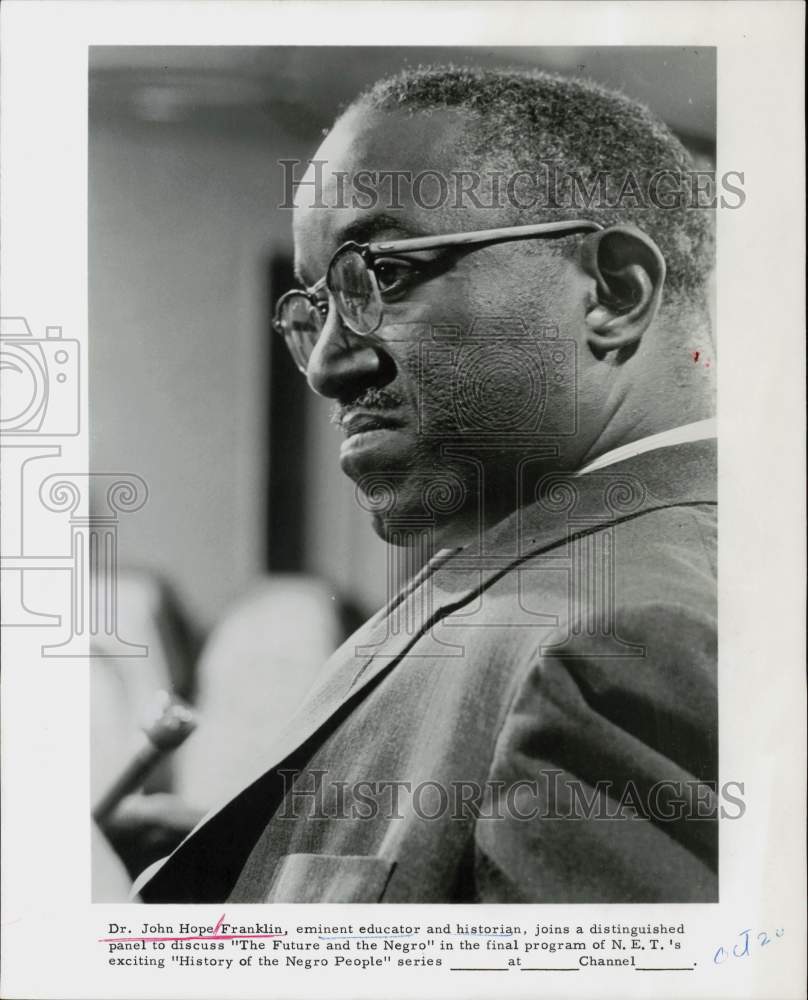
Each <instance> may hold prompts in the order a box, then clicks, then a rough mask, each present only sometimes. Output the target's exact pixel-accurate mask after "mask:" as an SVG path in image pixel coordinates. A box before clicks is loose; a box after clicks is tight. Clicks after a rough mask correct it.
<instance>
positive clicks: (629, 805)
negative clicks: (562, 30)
mask: <svg viewBox="0 0 808 1000" xmlns="http://www.w3.org/2000/svg"><path fill="white" fill-rule="evenodd" d="M691 167H692V165H691V163H690V161H689V157H688V154H687V153H686V152H685V150H684V149H683V147H682V146H681V144H680V143H679V142H678V141H677V140H676V139H675V138H674V137H673V135H672V134H671V133H670V132H669V131H668V130H667V129H666V128H665V127H664V126H663V125H662V124H660V123H659V122H658V121H656V120H655V119H654V118H653V116H652V115H651V114H650V113H649V112H648V111H647V110H645V109H644V108H642V107H640V106H638V105H637V104H635V103H634V102H632V101H629V100H627V99H626V98H623V97H622V96H619V95H616V94H612V93H609V92H606V91H604V90H603V89H601V88H599V87H597V86H595V85H592V84H588V83H583V82H581V81H575V80H567V79H562V78H558V77H554V76H548V75H545V74H540V73H520V72H505V71H501V72H500V71H486V72H484V71H478V70H471V69H456V68H452V67H448V68H445V67H438V68H430V69H419V70H413V71H406V72H405V73H403V74H401V75H399V76H397V77H393V78H391V79H388V80H384V81H381V82H380V83H378V84H377V85H376V86H374V87H373V88H372V89H371V90H370V91H369V92H368V93H366V94H364V95H362V96H361V97H360V98H358V99H357V101H356V102H355V103H354V104H353V105H352V106H351V107H350V108H349V109H348V110H347V111H346V112H345V113H344V114H343V115H342V116H341V118H340V119H339V120H338V121H337V123H336V124H335V126H334V128H333V129H332V131H331V132H330V134H329V135H328V136H327V137H326V138H325V140H324V142H323V144H322V146H321V147H320V149H319V150H318V152H317V154H316V156H315V157H314V159H313V161H312V163H311V166H310V168H309V171H308V173H307V175H306V177H305V179H304V181H303V183H302V184H301V185H300V187H299V189H298V196H297V198H296V208H295V214H294V235H295V256H296V270H297V274H298V277H299V279H300V283H301V289H299V290H297V291H294V292H292V293H290V294H289V295H286V296H284V297H283V299H282V300H281V301H280V303H279V306H278V311H277V317H276V328H277V329H278V330H279V332H280V333H282V334H283V335H284V336H285V337H286V339H287V343H288V344H289V347H290V349H291V350H292V353H293V355H294V357H295V360H296V361H297V363H298V365H299V367H300V368H301V370H302V371H304V372H305V375H306V378H307V379H308V382H309V385H310V386H311V388H312V389H314V390H315V391H316V392H318V393H321V394H322V395H325V396H328V397H331V398H332V399H333V400H334V401H335V419H336V421H337V422H338V423H339V425H340V426H341V428H342V431H343V432H344V441H343V444H342V448H341V452H340V462H341V466H342V468H343V470H344V471H345V472H346V473H347V474H348V475H349V476H350V477H351V478H352V479H353V480H354V481H355V482H356V483H357V486H358V496H359V498H360V502H361V503H362V504H363V506H365V507H366V508H367V509H368V510H369V511H370V512H371V514H372V519H373V523H374V527H375V530H376V531H377V532H378V533H379V534H380V535H381V536H382V537H383V538H385V539H386V540H388V541H389V542H390V543H391V545H393V546H396V545H405V544H409V545H410V546H415V547H416V548H418V550H419V551H421V550H423V551H426V552H428V553H431V557H430V558H429V560H428V562H427V563H426V565H425V567H424V568H423V569H422V570H421V572H420V573H418V574H417V575H416V576H415V578H414V579H413V580H412V581H411V582H410V583H409V584H407V586H405V588H404V589H403V590H402V591H401V592H400V593H398V594H396V595H394V596H393V597H392V598H391V599H390V600H389V601H388V603H387V605H386V607H385V608H383V609H382V610H381V611H380V612H379V613H378V614H377V615H376V616H374V618H372V619H371V620H370V621H369V622H368V623H367V624H366V625H365V626H364V627H363V628H361V629H360V630H359V631H358V632H357V633H356V634H355V635H354V636H352V637H351V638H350V639H349V640H348V641H347V642H346V643H345V644H344V645H343V646H342V647H341V648H340V649H339V650H338V651H337V652H336V653H335V654H334V656H333V657H332V658H331V660H330V661H329V662H328V664H326V666H325V668H324V670H323V674H322V679H321V682H320V684H319V686H318V687H317V689H316V690H315V691H314V692H313V693H312V694H311V696H310V697H309V699H308V700H307V702H306V703H305V704H304V705H303V707H302V708H301V709H300V710H299V712H298V713H297V715H296V716H295V717H294V718H293V719H291V720H290V721H289V725H288V727H287V729H286V731H285V732H284V733H283V734H280V735H278V736H277V737H274V738H272V739H270V738H269V737H270V736H273V734H268V746H267V753H266V758H265V759H264V760H262V761H257V762H256V777H255V780H254V781H253V782H252V783H251V784H249V785H248V786H247V787H246V788H245V790H244V791H243V792H242V793H241V794H240V795H239V796H237V797H236V798H235V799H234V800H232V801H231V802H230V803H228V804H226V805H225V806H223V807H222V808H221V809H220V810H218V811H216V812H214V813H213V814H211V816H210V817H209V818H208V819H207V821H204V822H203V823H202V824H200V826H199V827H198V828H197V829H196V830H195V831H194V832H193V833H192V834H191V835H190V836H189V837H188V838H187V839H186V840H185V841H184V842H183V843H182V844H181V845H180V846H179V847H178V848H177V850H176V851H175V852H174V853H173V854H172V855H171V856H170V857H169V858H168V859H167V860H166V861H165V862H164V863H162V865H161V866H160V867H159V868H158V869H157V870H156V871H151V872H149V873H148V877H144V878H143V879H142V880H141V885H140V892H141V896H142V898H143V899H144V900H145V901H147V902H169V901H171V902H175V901H176V902H180V901H195V902H207V901H218V900H224V899H229V900H231V901H234V902H296V901H297V902H305V901H310V902H376V901H378V902H472V901H480V902H621V901H626V902H629V901H631V902H636V901H668V902H685V901H702V902H703V901H710V900H715V899H716V898H717V818H716V797H715V781H716V779H717V704H716V663H715V657H716V631H715V626H716V608H715V598H716V594H715V590H716V578H715V563H716V507H715V500H716V497H715V443H714V440H712V439H713V436H714V430H713V425H712V421H711V415H712V412H713V392H712V377H713V367H712V364H711V362H712V350H711V347H710V329H709V320H708V309H707V298H708V296H707V281H708V275H709V271H710V266H711V255H712V247H711V241H710V221H709V219H708V217H707V213H706V212H705V211H704V210H703V209H700V208H698V207H694V206H693V205H692V204H691V201H690V199H688V198H687V197H681V195H682V188H681V187H680V189H679V191H678V195H677V192H676V191H675V190H674V188H675V186H676V184H677V183H679V181H680V180H681V178H683V177H684V178H687V177H688V176H689V174H688V171H689V170H690V169H691ZM475 178H476V181H475ZM662 178H666V179H667V184H666V186H665V188H664V193H665V197H664V198H663V197H662V196H661V195H662V190H663V188H662V186H661V179H662ZM391 179H392V180H393V181H394V182H395V185H396V186H395V187H393V186H392V184H391V185H390V186H389V187H385V188H384V189H383V188H382V182H383V183H384V184H385V185H386V184H387V182H388V181H390V180H391ZM374 185H375V186H374ZM503 192H504V195H503ZM672 192H673V196H672V197H671V194H672ZM582 198H583V199H585V201H586V204H585V205H582V202H581V199H582ZM584 209H585V210H584ZM346 243H348V244H349V245H348V246H347V247H346V246H345V244H346ZM393 551H395V550H393ZM267 655H268V656H271V651H270V650H268V651H267Z"/></svg>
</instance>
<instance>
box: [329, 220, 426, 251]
mask: <svg viewBox="0 0 808 1000" xmlns="http://www.w3.org/2000/svg"><path fill="white" fill-rule="evenodd" d="M381 233H386V234H391V233H395V234H396V235H398V234H400V235H401V236H402V238H406V237H409V236H425V235H427V234H426V233H423V232H421V231H420V230H418V229H417V228H415V227H414V226H412V225H409V224H407V223H406V222H405V221H404V220H403V219H402V218H401V216H395V215H390V214H389V213H386V212H380V213H379V214H378V215H371V216H366V217H365V218H362V219H354V220H353V222H349V223H348V225H347V226H344V227H343V228H342V229H339V230H337V234H336V236H337V240H336V242H337V244H338V245H341V244H343V243H348V242H352V243H370V242H371V241H372V240H373V237H374V236H379V235H380V234H381Z"/></svg>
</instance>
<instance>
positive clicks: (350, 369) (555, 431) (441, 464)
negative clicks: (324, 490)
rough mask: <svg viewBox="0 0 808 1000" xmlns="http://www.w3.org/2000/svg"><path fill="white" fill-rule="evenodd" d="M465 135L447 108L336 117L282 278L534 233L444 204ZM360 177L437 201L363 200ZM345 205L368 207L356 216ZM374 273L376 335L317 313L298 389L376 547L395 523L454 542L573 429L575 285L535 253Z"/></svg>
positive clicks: (403, 197)
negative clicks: (331, 447) (380, 251)
mask: <svg viewBox="0 0 808 1000" xmlns="http://www.w3.org/2000/svg"><path fill="white" fill-rule="evenodd" d="M465 124H466V123H465V122H464V120H463V117H462V115H461V114H459V113H452V112H448V111H447V112H435V113H432V114H430V115H425V114H416V115H413V116H409V115H406V114H398V113H397V114H387V113H369V112H367V111H359V110H357V109H355V110H354V111H353V112H351V113H350V114H349V115H348V116H346V117H345V118H343V119H342V121H341V122H340V123H339V124H338V125H337V126H336V127H335V129H334V130H333V131H332V132H331V133H330V134H329V136H328V137H327V139H326V140H325V142H324V143H323V144H322V146H321V147H320V149H319V150H318V152H317V154H316V156H315V157H314V159H315V160H321V161H325V166H324V167H323V172H322V181H323V192H322V194H323V199H322V200H323V201H324V202H325V204H326V205H327V206H329V207H326V208H323V207H313V206H312V203H313V202H314V191H313V189H312V188H310V187H302V188H301V190H300V193H299V194H298V196H297V199H296V200H297V204H298V206H299V207H298V208H297V209H296V210H295V220H294V231H295V252H296V253H295V255H296V269H297V271H298V274H299V276H300V277H301V279H302V280H303V281H304V283H305V284H306V285H307V286H309V287H310V286H312V285H314V284H315V282H316V281H318V280H319V279H320V278H321V277H322V276H323V275H324V274H325V273H326V269H327V267H328V264H329V261H330V259H331V257H332V255H333V253H334V252H335V251H336V250H337V249H338V248H339V247H340V246H341V245H342V244H343V243H344V242H346V241H347V240H354V241H356V242H360V243H366V242H371V241H379V240H383V239H406V238H408V237H413V236H424V235H442V234H445V233H452V232H467V231H473V230H480V229H491V228H495V227H498V226H505V225H511V224H514V223H519V222H522V223H528V222H535V221H541V219H540V218H539V219H537V218H536V216H535V215H533V216H531V217H525V218H523V219H514V218H513V216H512V215H506V213H505V212H504V210H503V209H501V208H491V207H488V200H487V199H485V198H484V204H483V206H482V207H480V206H479V205H475V204H473V203H469V202H471V199H470V198H468V197H465V196H460V197H458V196H457V194H456V186H455V184H454V181H453V179H452V174H453V172H455V176H456V172H457V171H459V170H462V169H466V170H468V169H474V166H475V165H473V164H472V165H469V164H468V163H464V162H463V157H462V154H461V152H460V148H461V144H460V139H461V136H462V132H463V128H464V125H465ZM477 169H478V170H479V169H480V168H479V166H478V167H477ZM362 171H371V172H373V173H374V174H378V172H381V171H403V172H410V173H409V174H404V175H403V176H404V177H405V178H406V177H407V176H409V177H413V178H414V177H416V176H417V175H419V174H423V172H424V171H439V172H440V173H441V174H442V175H443V176H444V177H448V178H449V181H448V183H449V196H448V197H446V196H443V197H441V196H440V195H441V192H440V189H439V187H438V182H437V181H436V180H435V178H434V177H431V178H430V177H429V176H427V177H426V178H425V179H424V181H423V183H422V186H421V187H420V188H419V189H418V190H417V191H414V190H413V188H414V185H413V184H411V183H409V182H407V181H406V180H405V181H404V182H396V183H397V184H398V191H397V192H396V195H395V197H393V186H392V185H393V182H391V181H390V180H387V181H385V182H383V183H382V184H381V185H378V184H377V185H376V186H375V187H374V188H373V194H372V196H369V195H368V194H367V189H368V186H369V185H368V176H367V174H366V175H364V176H361V175H360V172H362ZM358 175H359V176H358ZM400 176H401V175H400ZM312 177H313V173H312V172H311V171H310V174H309V176H308V177H307V180H311V179H312ZM430 181H431V184H430ZM360 185H363V186H364V192H363V191H362V190H360ZM354 195H356V197H357V200H358V201H359V202H360V205H361V206H365V205H367V204H368V202H372V204H370V205H369V207H356V206H355V205H354V204H353V197H354ZM438 201H439V202H440V206H439V207H438V208H435V209H431V208H429V207H427V206H428V205H431V204H434V203H435V202H438ZM375 268H376V274H377V277H378V279H379V285H380V288H381V289H382V293H383V295H382V297H383V300H384V314H383V318H382V322H381V325H380V326H379V328H378V329H377V330H376V331H375V332H374V333H373V334H372V335H370V336H365V337H360V336H358V335H356V334H354V333H353V332H351V331H350V330H349V329H348V328H347V327H346V326H345V325H344V324H343V323H342V321H341V320H340V317H339V316H338V314H337V311H336V308H335V307H334V305H333V303H332V304H331V308H330V309H329V314H328V319H327V321H326V323H325V326H324V328H323V331H322V333H321V335H320V339H319V341H318V344H317V346H316V347H315V349H314V353H313V354H312V357H311V360H310V362H309V368H308V381H309V384H310V385H311V387H312V388H313V389H314V390H315V391H317V392H318V393H320V394H322V395H325V396H328V397H331V398H333V399H334V400H335V404H336V405H335V420H336V422H338V423H339V425H340V427H341V429H342V431H343V434H344V440H343V442H342V447H341V450H340V464H341V467H342V469H343V471H344V472H345V473H346V474H347V475H349V476H350V477H351V478H352V479H353V480H354V481H355V482H356V483H357V484H358V486H359V488H360V490H361V491H362V493H363V494H364V497H365V506H366V507H368V509H372V510H374V524H375V527H376V530H377V531H378V533H379V534H380V535H381V536H382V537H387V538H390V533H391V526H393V525H394V524H396V523H397V524H400V525H401V524H404V525H405V526H406V525H408V526H410V527H417V526H418V525H422V526H426V525H432V526H433V528H434V530H435V533H436V538H437V540H438V541H440V542H442V543H443V544H451V543H457V542H462V541H464V540H465V539H467V538H468V537H470V536H473V535H474V533H475V532H476V530H477V529H478V528H480V527H484V526H487V525H489V524H490V523H493V522H494V521H496V520H498V519H499V518H500V517H502V516H504V515H505V514H506V513H508V512H509V511H510V510H512V509H514V507H515V506H517V505H518V504H519V503H520V501H521V499H522V497H521V496H520V491H521V488H522V487H521V485H520V479H519V477H520V475H521V476H522V478H524V470H525V467H526V466H525V463H527V466H530V465H531V463H532V464H533V465H534V466H535V465H537V464H541V463H542V462H544V463H545V464H546V465H549V464H551V461H550V460H549V456H550V454H551V451H552V448H556V449H558V447H559V445H560V446H561V447H562V448H563V442H564V436H565V435H568V434H570V433H571V429H572V428H574V425H575V400H574V391H575V384H576V378H577V377H578V375H580V372H578V370H577V368H578V367H579V366H580V362H579V359H578V355H580V353H581V352H580V351H578V350H577V346H578V345H577V343H576V339H577V336H578V331H579V330H580V328H581V321H582V316H583V298H584V295H583V291H584V287H585V283H584V282H583V280H582V276H581V274H580V271H579V270H578V268H577V267H576V266H575V265H574V264H573V263H572V262H571V261H569V260H567V259H566V258H565V257H562V256H561V255H560V254H558V253H555V254H554V253H552V252H551V250H550V248H549V247H546V246H542V245H540V244H536V243H531V245H530V246H528V245H526V244H522V243H512V244H501V245H495V246H490V247H485V248H479V249H476V250H475V251H474V252H473V253H467V252H466V253H463V252H458V251H455V250H448V251H447V250H446V249H437V250H431V251H419V252H417V253H412V252H407V253H406V254H405V253H401V254H395V255H393V254H391V255H389V256H382V257H379V258H377V260H376V264H375ZM549 328H552V330H551V329H549ZM553 331H554V333H553ZM548 448H549V450H548ZM520 466H521V468H522V472H521V473H520V472H519V469H520Z"/></svg>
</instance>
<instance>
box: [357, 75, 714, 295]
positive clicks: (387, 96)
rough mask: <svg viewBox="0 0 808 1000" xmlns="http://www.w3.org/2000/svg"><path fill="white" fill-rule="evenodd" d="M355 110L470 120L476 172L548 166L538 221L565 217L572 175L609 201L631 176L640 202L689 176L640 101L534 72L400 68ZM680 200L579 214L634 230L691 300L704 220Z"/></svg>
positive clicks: (673, 140) (705, 259) (591, 208)
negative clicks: (599, 188)
mask: <svg viewBox="0 0 808 1000" xmlns="http://www.w3.org/2000/svg"><path fill="white" fill-rule="evenodd" d="M357 105H360V106H361V105H365V106H368V107H371V108H373V109H377V110H381V111H397V110H405V111H406V110H408V111H411V112H416V111H430V110H438V109H458V110H462V111H464V112H466V113H467V114H468V115H469V116H470V119H471V126H470V128H469V130H468V136H467V140H466V142H467V146H466V148H465V149H464V152H465V153H467V154H470V155H471V156H472V157H475V158H476V159H477V160H482V161H483V162H485V161H486V160H490V159H491V156H492V153H493V154H494V155H496V156H497V158H498V159H500V160H501V157H502V154H503V153H504V154H505V156H506V158H507V160H508V162H509V166H511V167H512V168H513V169H514V170H515V171H516V170H518V171H531V170H533V171H536V169H537V164H538V163H544V164H547V163H552V164H553V165H554V169H555V171H556V176H557V178H559V179H560V180H561V184H560V186H559V189H558V190H559V194H560V195H561V198H560V199H554V198H553V197H552V196H551V199H550V202H549V204H546V205H545V206H543V211H542V216H543V217H545V218H547V217H549V218H562V217H564V215H566V216H567V217H569V204H570V203H569V200H568V196H569V193H570V188H571V187H572V185H573V178H574V176H576V175H577V177H578V178H580V179H581V180H583V181H584V183H587V182H588V183H590V184H591V183H592V181H593V180H594V179H595V178H596V177H597V176H598V175H599V174H600V175H601V176H603V177H605V178H607V179H608V182H609V190H612V191H614V190H615V188H614V185H615V184H621V183H622V182H623V181H624V180H625V178H627V177H628V175H629V174H631V175H632V177H633V178H634V179H635V180H636V181H637V182H638V185H637V186H638V188H639V190H640V191H641V192H646V191H647V190H648V186H649V184H650V181H651V178H652V177H653V176H654V175H655V174H659V172H660V171H670V172H671V173H672V174H674V175H676V177H679V178H682V177H688V176H690V175H691V173H692V172H693V171H694V170H695V164H694V162H693V159H692V157H691V155H690V153H689V152H688V151H687V150H686V149H685V147H684V146H683V145H682V143H681V142H680V141H679V139H678V138H677V137H676V136H675V135H674V134H673V132H672V131H671V130H670V129H669V128H668V127H667V125H665V124H664V123H663V122H662V121H660V120H659V119H658V118H657V117H656V116H655V115H654V114H653V113H652V112H651V111H649V110H648V108H646V107H645V106H644V105H643V104H641V103H640V102H639V101H636V100H633V99H631V98H629V97H626V96H624V95H623V94H620V93H617V92H615V91H612V90H608V89H607V88H605V87H603V86H601V85H600V84H597V83H594V82H591V81H589V80H584V79H579V78H571V77H565V76H560V75H557V74H552V73H545V72H542V71H539V70H522V69H515V70H511V69H479V68H476V67H470V66H453V65H445V66H419V67H417V68H407V69H405V70H403V71H402V72H400V73H398V74H396V75H394V76H390V77H388V78H386V79H383V80H379V81H378V82H377V83H375V84H373V86H371V87H370V88H369V89H368V90H366V91H364V92H363V93H362V94H360V95H359V97H358V98H357V99H356V100H355V101H354V102H353V104H352V107H355V106H357ZM565 185H566V192H565ZM579 190H580V189H579ZM590 190H591V188H590ZM681 200H682V202H683V204H681V205H677V206H674V207H664V206H663V205H659V204H653V203H651V202H650V201H649V199H648V198H644V199H637V198H631V197H626V198H624V199H620V200H619V204H618V205H617V206H616V207H613V206H612V204H611V203H612V199H609V203H608V204H598V203H597V201H594V202H592V203H591V204H589V205H587V207H586V211H585V214H586V217H588V218H592V219H594V220H595V221H597V222H601V223H602V224H604V225H610V224H614V223H616V222H626V223H631V224H633V225H636V226H638V227H639V228H641V229H642V230H643V231H644V232H646V233H647V234H648V235H649V236H651V237H652V238H653V239H654V240H655V241H656V243H657V244H658V246H659V248H660V250H661V251H662V253H663V255H664V257H665V261H666V264H667V271H668V280H667V284H668V287H669V288H670V290H671V291H673V292H676V291H695V290H697V289H702V288H703V286H704V284H705V282H706V279H707V277H708V275H709V273H710V271H711V269H712V264H713V213H712V212H711V211H710V210H709V209H707V208H703V207H690V204H689V203H688V202H689V199H688V197H684V198H682V199H681ZM638 201H639V202H640V203H638ZM562 202H563V204H562ZM624 202H625V203H624Z"/></svg>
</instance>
